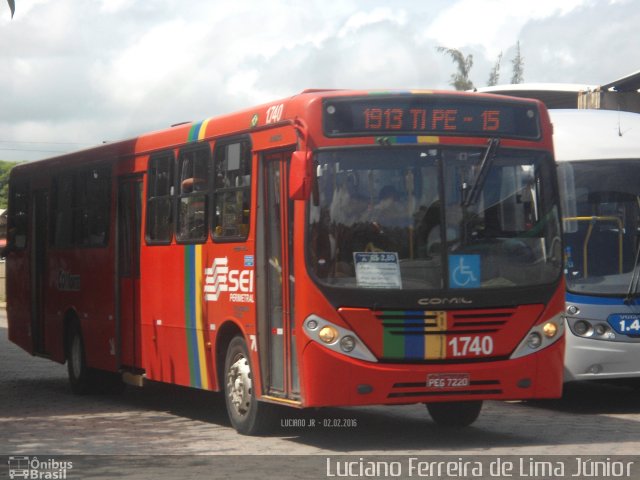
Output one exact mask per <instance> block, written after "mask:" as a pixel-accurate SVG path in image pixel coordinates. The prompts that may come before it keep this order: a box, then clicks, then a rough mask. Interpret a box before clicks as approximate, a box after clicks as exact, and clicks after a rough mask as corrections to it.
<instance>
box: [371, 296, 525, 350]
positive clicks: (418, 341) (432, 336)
mask: <svg viewBox="0 0 640 480" xmlns="http://www.w3.org/2000/svg"><path fill="white" fill-rule="evenodd" d="M513 316H514V310H513V309H495V310H482V311H480V312H472V311H460V310H457V311H415V310H409V311H397V310H393V311H377V312H375V317H376V318H377V319H378V321H379V322H380V324H381V326H382V344H383V348H382V352H383V355H382V358H381V360H392V361H394V360H395V361H398V360H404V361H411V360H413V361H434V360H435V361H440V362H442V361H445V362H446V361H451V360H453V358H452V357H455V360H456V361H486V360H489V359H491V360H495V359H496V357H500V356H504V355H506V354H507V353H508V352H505V351H501V350H500V349H499V348H496V339H497V338H499V337H500V333H501V332H502V330H503V329H504V328H505V326H506V325H508V323H509V321H510V320H511V319H512V317H513ZM485 337H489V340H484V345H483V344H481V343H478V345H475V344H473V345H472V344H471V342H474V341H475V342H482V341H483V340H482V339H483V338H485ZM474 338H477V339H478V340H473V339H474ZM452 339H457V340H452ZM463 339H464V340H463ZM461 341H465V342H468V344H467V345H462V344H460V345H455V344H453V343H452V342H461ZM454 350H455V352H454ZM463 350H465V351H463Z"/></svg>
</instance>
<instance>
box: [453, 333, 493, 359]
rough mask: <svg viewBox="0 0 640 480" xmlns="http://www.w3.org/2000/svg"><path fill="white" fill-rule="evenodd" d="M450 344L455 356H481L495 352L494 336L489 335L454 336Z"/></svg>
mask: <svg viewBox="0 0 640 480" xmlns="http://www.w3.org/2000/svg"><path fill="white" fill-rule="evenodd" d="M448 345H449V347H450V348H451V353H452V355H453V356H454V357H467V356H470V355H475V356H477V357H479V356H481V355H491V354H492V353H493V338H492V337H489V336H473V337H465V336H462V337H453V338H452V339H451V340H449V343H448Z"/></svg>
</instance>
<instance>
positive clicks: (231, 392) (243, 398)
mask: <svg viewBox="0 0 640 480" xmlns="http://www.w3.org/2000/svg"><path fill="white" fill-rule="evenodd" d="M224 394H225V401H226V405H227V413H228V415H229V420H230V421H231V425H232V426H233V428H235V429H236V431H237V432H238V433H240V434H242V435H259V434H262V433H267V432H268V431H269V430H270V428H271V427H272V425H273V422H274V415H273V413H274V412H273V408H272V405H269V404H267V403H264V402H260V401H258V399H257V398H256V391H255V389H254V386H253V368H252V366H251V359H250V358H249V351H248V349H247V344H246V342H245V341H244V339H243V338H242V337H240V336H236V337H234V338H233V339H232V340H231V342H229V347H228V348H227V355H226V358H225V362H224Z"/></svg>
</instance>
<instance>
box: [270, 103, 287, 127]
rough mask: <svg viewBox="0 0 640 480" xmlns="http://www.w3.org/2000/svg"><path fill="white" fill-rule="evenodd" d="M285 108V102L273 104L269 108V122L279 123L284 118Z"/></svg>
mask: <svg viewBox="0 0 640 480" xmlns="http://www.w3.org/2000/svg"><path fill="white" fill-rule="evenodd" d="M283 110H284V104H282V103H281V104H280V105H272V106H271V107H269V108H268V109H267V124H269V123H277V122H279V121H280V120H282V111H283Z"/></svg>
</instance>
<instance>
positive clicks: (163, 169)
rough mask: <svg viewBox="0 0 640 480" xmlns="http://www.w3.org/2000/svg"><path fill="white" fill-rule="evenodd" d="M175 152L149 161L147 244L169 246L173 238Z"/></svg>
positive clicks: (164, 153)
mask: <svg viewBox="0 0 640 480" xmlns="http://www.w3.org/2000/svg"><path fill="white" fill-rule="evenodd" d="M174 165H175V160H174V156H173V152H171V151H169V152H163V153H160V154H157V155H153V156H152V157H151V158H150V159H149V169H148V171H149V176H148V188H147V242H148V243H152V244H158V245H159V244H164V245H166V244H169V243H171V239H172V238H173V228H174V227H173V209H174V180H173V175H174V174H173V171H174Z"/></svg>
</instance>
